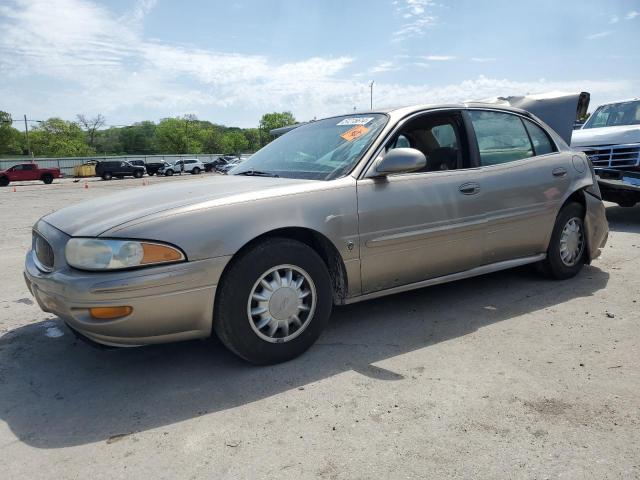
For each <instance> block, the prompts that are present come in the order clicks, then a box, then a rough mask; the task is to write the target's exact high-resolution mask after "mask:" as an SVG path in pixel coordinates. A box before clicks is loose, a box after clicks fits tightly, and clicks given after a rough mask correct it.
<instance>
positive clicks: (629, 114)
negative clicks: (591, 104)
mask: <svg viewBox="0 0 640 480" xmlns="http://www.w3.org/2000/svg"><path fill="white" fill-rule="evenodd" d="M616 125H640V101H634V102H622V103H612V104H610V105H602V106H600V107H598V108H597V109H596V111H595V112H593V115H591V117H589V120H587V122H586V123H585V124H584V127H582V128H600V127H613V126H616Z"/></svg>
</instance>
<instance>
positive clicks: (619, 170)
mask: <svg viewBox="0 0 640 480" xmlns="http://www.w3.org/2000/svg"><path fill="white" fill-rule="evenodd" d="M571 147H572V148H574V149H575V150H579V151H581V152H584V153H585V154H586V155H587V156H588V157H589V160H590V161H591V163H592V164H593V166H594V167H595V171H596V174H597V175H598V178H599V181H598V183H599V185H600V191H601V192H602V198H603V199H604V200H607V201H610V202H615V203H617V204H618V205H620V206H621V207H633V206H634V205H635V204H636V203H638V202H640V182H639V181H638V178H639V177H638V175H639V174H640V98H635V99H632V100H626V101H621V102H614V103H608V104H605V105H600V106H599V107H598V108H597V109H596V110H595V112H593V115H591V116H590V117H589V119H588V120H587V121H586V122H585V123H584V125H583V126H582V128H581V129H580V130H577V131H575V132H574V133H573V137H572V139H571Z"/></svg>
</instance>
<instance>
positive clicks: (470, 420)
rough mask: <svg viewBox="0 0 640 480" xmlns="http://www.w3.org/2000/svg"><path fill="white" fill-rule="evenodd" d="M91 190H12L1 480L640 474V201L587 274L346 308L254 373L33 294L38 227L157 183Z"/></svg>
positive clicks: (226, 358)
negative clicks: (27, 275) (30, 261)
mask: <svg viewBox="0 0 640 480" xmlns="http://www.w3.org/2000/svg"><path fill="white" fill-rule="evenodd" d="M201 179H202V176H201V177H193V176H190V175H187V176H184V177H182V178H179V177H174V178H167V179H157V178H155V177H152V178H151V179H150V182H151V183H160V182H165V181H193V182H197V181H201ZM83 185H84V183H83V182H80V183H73V182H72V181H70V180H64V181H62V182H56V183H54V184H53V185H49V186H44V185H42V184H33V185H25V186H18V187H17V189H16V190H17V191H16V192H13V191H12V188H11V187H9V188H3V189H1V190H0V204H1V205H2V217H1V220H0V222H1V223H0V226H1V228H0V288H1V291H2V295H1V296H0V459H1V461H0V477H2V478H6V479H10V478H11V479H12V478H31V479H34V478H92V479H99V478H140V477H143V476H144V478H197V477H207V478H216V479H219V478H247V479H257V478H295V479H299V478H316V477H317V478H328V479H360V478H362V479H369V478H393V479H399V478H492V479H493V478H538V479H543V478H571V479H574V478H575V479H583V478H594V479H603V478H625V479H628V478H640V373H639V372H640V370H639V368H638V361H639V360H640V348H639V344H640V207H636V208H633V209H622V208H619V207H616V206H610V207H609V208H608V211H607V213H608V216H609V221H610V225H611V230H612V231H611V235H610V239H609V244H608V246H607V247H606V249H605V252H604V254H603V256H602V258H601V259H599V260H597V261H596V262H595V263H594V265H592V266H590V267H587V268H585V269H584V270H583V272H582V273H581V274H580V275H579V276H578V277H577V278H576V279H573V280H570V281H566V282H552V281H546V280H542V279H540V278H538V277H537V276H536V275H535V274H533V273H532V272H531V271H530V269H527V268H523V269H518V270H514V271H508V272H502V273H498V274H494V275H490V276H485V277H480V278H476V279H472V280H467V281H462V282H458V283H454V284H449V285H442V286H438V287H432V288H427V289H423V290H419V291H414V292H411V293H406V294H400V295H396V296H393V297H388V298H385V299H380V300H376V301H371V302H368V303H363V304H357V305H352V306H349V307H342V308H339V309H337V310H336V311H335V312H334V315H333V320H332V322H331V324H330V327H329V329H328V331H327V332H326V333H325V334H324V335H323V336H322V338H321V339H320V341H319V343H318V344H317V345H316V346H315V347H314V348H312V349H311V350H310V351H309V352H308V353H307V354H305V355H304V356H302V357H301V358H299V359H297V360H295V361H292V362H289V363H286V364H283V365H278V366H275V367H265V368H256V367H252V366H249V365H247V364H245V363H243V362H241V361H240V360H238V359H236V357H234V356H233V355H231V354H230V353H228V352H227V351H225V350H224V348H223V347H222V346H221V345H220V344H219V343H218V342H216V341H213V340H211V341H198V342H187V343H182V344H174V345H166V346H154V347H147V348H139V349H127V350H110V351H102V350H96V349H94V348H91V347H90V346H88V345H86V344H84V343H82V342H79V341H76V340H75V338H74V337H73V335H71V334H70V332H69V331H68V330H67V329H66V328H65V327H64V326H63V324H62V323H61V321H60V320H59V319H57V318H56V317H54V316H52V315H49V314H45V313H43V312H41V311H40V310H39V309H38V307H37V306H36V305H34V303H33V301H32V298H31V296H30V295H29V292H28V291H27V289H26V286H25V285H24V282H23V280H22V273H21V270H22V260H23V255H24V253H25V251H26V250H27V248H28V245H29V243H30V231H29V230H30V227H31V225H32V224H33V223H34V222H35V221H36V220H37V219H38V218H39V217H40V216H41V215H43V214H46V213H47V212H49V211H52V210H55V209H57V208H60V207H63V206H65V205H68V204H70V203H72V202H79V201H82V200H83V199H85V198H90V197H95V196H99V195H105V194H108V193H113V192H117V191H118V190H120V189H123V188H149V187H145V186H142V181H141V180H120V181H117V180H114V181H112V182H101V181H91V182H88V183H87V185H88V187H89V188H83Z"/></svg>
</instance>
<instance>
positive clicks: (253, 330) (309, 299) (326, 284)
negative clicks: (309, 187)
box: [213, 238, 333, 365]
mask: <svg viewBox="0 0 640 480" xmlns="http://www.w3.org/2000/svg"><path fill="white" fill-rule="evenodd" d="M274 269H277V271H278V272H279V273H278V276H279V277H281V278H282V281H281V282H280V283H278V281H277V279H276V274H275V273H274ZM289 270H291V271H292V276H291V278H292V283H293V284H295V283H296V282H297V281H300V282H301V285H300V286H299V287H293V288H292V287H288V286H287V283H288V281H287V278H288V271H289ZM263 278H264V279H266V284H267V285H268V284H271V283H273V284H275V286H276V288H273V289H272V290H266V289H265V288H264V287H263V285H265V284H264V283H262V282H261V281H260V280H261V279H263ZM219 286H220V287H219V290H218V294H217V297H216V302H215V307H214V315H213V319H214V320H213V329H214V331H215V333H216V334H217V335H218V337H219V338H220V340H221V341H222V343H224V345H225V346H226V347H227V348H229V350H231V351H232V352H234V353H235V354H236V355H238V356H240V357H241V358H243V359H245V360H247V361H248V362H251V363H253V364H255V365H272V364H276V363H280V362H285V361H287V360H291V359H292V358H295V357H297V356H298V355H300V354H302V353H303V352H305V351H306V350H307V349H308V348H309V347H311V346H312V345H313V344H314V343H315V341H316V340H317V339H318V337H319V336H320V334H321V333H322V330H323V329H324V328H325V326H326V325H327V322H328V321H329V316H330V315H331V309H332V307H333V296H332V291H331V278H330V277H329V273H328V271H327V267H326V265H325V263H324V261H323V260H322V258H320V256H319V255H318V254H317V253H316V252H315V250H313V249H312V248H310V247H308V246H307V245H305V244H303V243H300V242H297V241H295V240H290V239H286V238H273V239H269V240H266V241H264V242H263V243H261V244H259V245H257V246H256V247H254V248H253V249H251V250H249V251H248V252H246V253H244V254H242V256H241V257H239V258H238V259H237V260H234V261H233V263H232V264H231V265H230V267H229V269H228V270H227V272H225V274H224V277H223V278H222V280H221V281H220V283H219ZM265 292H267V293H265ZM269 292H270V293H269ZM278 292H280V293H278ZM305 292H307V293H306V295H305V297H304V298H300V296H299V295H301V294H303V293H305ZM252 293H255V294H256V295H252ZM276 295H278V296H277V297H276ZM256 296H257V297H258V298H263V299H264V298H267V297H271V298H270V299H267V300H266V301H263V302H258V301H257V300H254V298H255V297H256ZM250 298H251V300H250ZM301 302H302V303H301ZM274 308H275V309H277V310H276V313H275V314H274V313H272V312H273V309H274ZM261 309H262V310H263V311H262V312H260V311H259V310H261ZM251 311H255V312H256V313H255V314H252V313H251ZM278 318H279V320H278ZM285 318H286V319H285ZM269 319H270V320H269ZM296 320H297V322H296ZM267 321H268V323H264V322H267ZM261 322H262V323H263V325H262V327H261V325H260V324H261ZM274 325H277V327H276V328H275V331H273V333H271V332H270V330H271V329H272V328H273V326H274ZM285 328H286V330H285Z"/></svg>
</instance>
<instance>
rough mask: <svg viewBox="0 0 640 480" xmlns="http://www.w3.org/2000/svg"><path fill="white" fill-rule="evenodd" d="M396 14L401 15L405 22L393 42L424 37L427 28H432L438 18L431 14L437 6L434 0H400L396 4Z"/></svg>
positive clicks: (394, 35) (394, 36)
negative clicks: (432, 9)
mask: <svg viewBox="0 0 640 480" xmlns="http://www.w3.org/2000/svg"><path fill="white" fill-rule="evenodd" d="M394 5H395V6H396V14H398V15H400V16H401V17H402V18H403V19H404V20H405V22H404V23H403V24H402V26H401V27H400V28H399V29H398V30H397V31H395V32H394V33H393V37H392V40H393V41H395V42H400V41H402V40H405V39H408V38H412V37H420V36H422V35H424V33H425V31H426V30H427V28H429V27H431V26H432V25H433V24H434V23H435V22H436V19H437V17H435V16H434V15H433V14H431V13H429V10H428V9H431V8H432V7H434V6H435V5H436V3H435V1H434V0H398V1H396V2H394Z"/></svg>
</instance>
